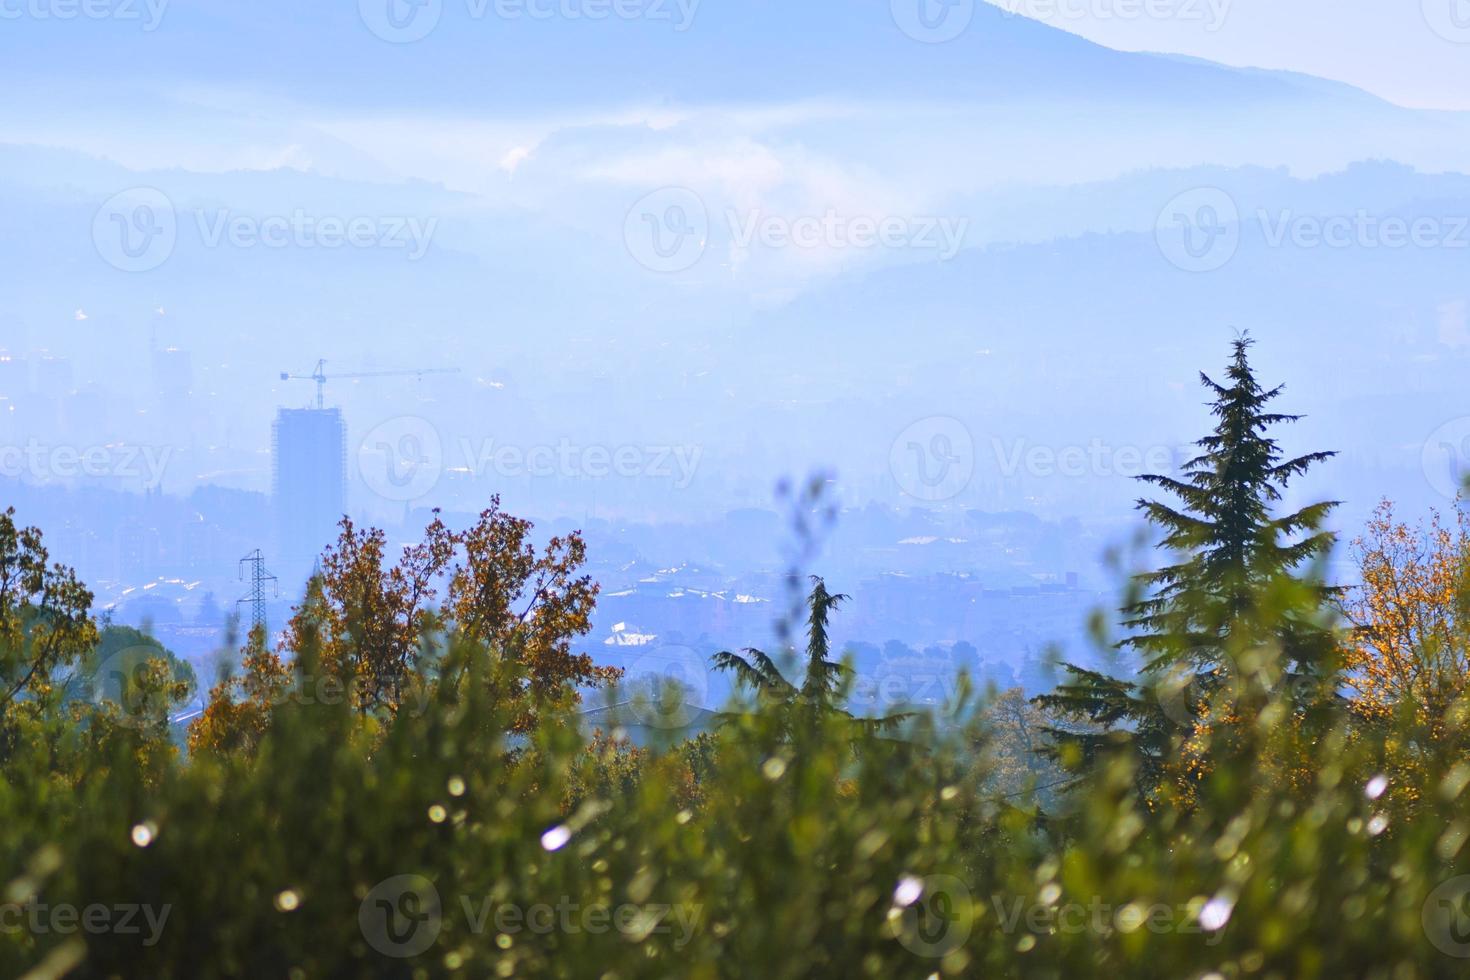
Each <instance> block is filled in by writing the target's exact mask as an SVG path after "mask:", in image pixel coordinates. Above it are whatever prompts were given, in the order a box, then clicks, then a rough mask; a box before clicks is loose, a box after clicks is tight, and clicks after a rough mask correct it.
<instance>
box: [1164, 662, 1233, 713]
mask: <svg viewBox="0 0 1470 980" xmlns="http://www.w3.org/2000/svg"><path fill="white" fill-rule="evenodd" d="M1241 690H1242V689H1241V684H1240V671H1239V670H1238V669H1237V668H1236V667H1235V664H1234V663H1226V664H1224V665H1222V666H1219V667H1218V668H1217V669H1216V670H1215V671H1214V673H1213V674H1209V675H1204V676H1202V675H1201V674H1200V673H1199V671H1198V669H1197V668H1196V667H1195V665H1194V664H1191V663H1177V664H1174V665H1172V666H1170V667H1168V668H1166V669H1165V670H1164V672H1163V675H1162V676H1161V677H1160V678H1159V679H1158V681H1156V682H1155V684H1154V686H1153V693H1154V697H1155V698H1156V699H1157V700H1158V703H1159V710H1161V711H1162V712H1163V713H1164V717H1166V718H1168V719H1169V720H1170V721H1172V722H1173V723H1174V724H1176V725H1178V726H1179V727H1180V728H1186V729H1193V728H1194V726H1195V723H1196V722H1197V721H1198V720H1199V718H1200V712H1201V711H1202V710H1203V709H1205V708H1207V707H1208V706H1209V705H1210V704H1212V703H1213V702H1216V701H1219V700H1222V699H1223V700H1224V701H1226V702H1233V701H1234V700H1235V699H1236V698H1237V697H1239V696H1240V694H1241Z"/></svg>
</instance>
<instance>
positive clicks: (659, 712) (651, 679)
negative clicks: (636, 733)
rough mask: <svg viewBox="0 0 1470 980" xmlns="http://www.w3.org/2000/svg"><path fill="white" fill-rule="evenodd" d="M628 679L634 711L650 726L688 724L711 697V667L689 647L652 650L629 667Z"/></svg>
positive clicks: (664, 728) (670, 728) (631, 708)
mask: <svg viewBox="0 0 1470 980" xmlns="http://www.w3.org/2000/svg"><path fill="white" fill-rule="evenodd" d="M624 683H625V685H626V687H627V689H628V692H629V694H630V695H631V700H632V704H631V706H630V709H629V710H630V712H631V714H632V715H633V717H635V718H636V719H638V721H639V722H640V723H642V724H644V725H647V726H648V727H649V728H659V729H663V730H665V731H671V730H674V729H679V728H687V727H689V725H690V724H691V723H692V722H693V721H694V720H695V716H696V715H697V714H698V713H699V711H700V710H701V709H702V708H704V707H706V706H707V705H706V702H707V701H708V700H709V669H708V667H707V666H706V664H705V661H704V658H703V657H701V656H700V655H699V654H697V653H695V652H694V651H693V650H691V649H690V648H689V647H686V646H680V645H677V644H671V645H668V646H662V647H659V648H658V649H657V650H650V651H649V652H648V653H645V654H643V655H642V656H641V657H639V658H638V659H637V660H635V661H633V663H632V665H631V666H629V667H628V670H627V674H626V675H625V678H624Z"/></svg>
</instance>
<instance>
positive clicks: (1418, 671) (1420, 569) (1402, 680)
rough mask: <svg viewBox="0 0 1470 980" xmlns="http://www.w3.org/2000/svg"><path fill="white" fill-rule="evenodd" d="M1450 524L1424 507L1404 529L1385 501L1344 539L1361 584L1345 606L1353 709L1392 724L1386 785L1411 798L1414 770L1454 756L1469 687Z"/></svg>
mask: <svg viewBox="0 0 1470 980" xmlns="http://www.w3.org/2000/svg"><path fill="white" fill-rule="evenodd" d="M1454 521H1455V523H1454V526H1453V527H1450V526H1446V524H1445V523H1444V520H1443V519H1442V518H1441V516H1440V515H1439V514H1438V513H1437V512H1434V511H1431V512H1430V516H1429V519H1428V521H1427V522H1421V523H1420V524H1418V525H1417V526H1414V527H1410V526H1409V525H1408V524H1405V523H1403V522H1401V521H1398V520H1397V519H1395V517H1394V512H1393V506H1392V504H1390V503H1389V502H1388V501H1386V500H1385V501H1384V502H1383V503H1381V504H1380V505H1379V506H1378V508H1377V510H1375V511H1374V514H1373V518H1372V520H1370V521H1369V523H1368V526H1367V528H1366V530H1365V531H1364V533H1363V535H1362V536H1361V537H1359V538H1358V539H1357V540H1356V541H1354V543H1353V556H1354V558H1355V559H1356V561H1357V565H1358V569H1359V573H1360V575H1361V579H1362V584H1361V585H1360V586H1359V587H1358V588H1357V589H1355V590H1353V592H1352V594H1351V596H1350V597H1349V601H1348V602H1347V603H1346V612H1347V615H1348V618H1349V620H1350V621H1351V623H1352V625H1353V642H1352V643H1351V644H1349V649H1348V650H1347V652H1346V654H1345V657H1344V666H1345V668H1346V674H1345V678H1344V680H1345V683H1346V685H1347V686H1348V688H1349V689H1350V690H1351V692H1352V695H1351V698H1350V703H1351V706H1352V709H1353V712H1354V715H1355V716H1356V717H1357V718H1358V719H1359V720H1360V721H1361V723H1363V724H1364V725H1366V726H1368V727H1370V728H1376V729H1383V730H1385V731H1387V730H1392V731H1393V732H1394V736H1393V738H1392V739H1389V740H1388V741H1387V743H1386V749H1385V752H1386V754H1387V756H1388V758H1386V759H1385V764H1386V765H1387V766H1389V767H1390V768H1391V769H1394V770H1397V775H1398V776H1399V778H1397V779H1395V778H1392V776H1393V774H1392V773H1391V774H1390V776H1391V778H1390V785H1391V786H1393V787H1395V788H1396V789H1398V790H1399V791H1400V792H1403V793H1406V794H1408V795H1410V796H1413V795H1414V794H1415V790H1414V786H1415V783H1416V782H1417V780H1416V779H1415V778H1414V775H1415V773H1416V772H1419V771H1421V770H1422V769H1423V768H1424V766H1425V764H1426V763H1428V762H1430V761H1431V760H1442V759H1447V758H1449V757H1450V755H1452V754H1455V753H1460V752H1463V750H1464V743H1463V740H1462V738H1460V737H1459V733H1460V732H1462V731H1463V730H1464V722H1465V720H1466V719H1465V718H1463V717H1461V715H1462V714H1463V713H1464V711H1465V709H1466V704H1465V701H1464V699H1465V697H1466V695H1467V693H1470V633H1467V631H1470V518H1467V516H1466V515H1465V513H1464V512H1463V511H1461V510H1459V509H1457V510H1456V513H1455V518H1454Z"/></svg>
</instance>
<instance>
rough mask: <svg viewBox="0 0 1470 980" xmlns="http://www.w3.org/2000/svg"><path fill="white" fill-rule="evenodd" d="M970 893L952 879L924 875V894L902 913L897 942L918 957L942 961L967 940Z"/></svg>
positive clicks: (959, 882) (962, 883)
mask: <svg viewBox="0 0 1470 980" xmlns="http://www.w3.org/2000/svg"><path fill="white" fill-rule="evenodd" d="M971 920H972V917H971V912H970V889H969V888H967V887H966V886H965V883H964V882H963V881H960V880H959V879H958V878H956V877H954V876H953V875H927V876H926V877H925V878H924V879H923V891H922V892H921V893H920V895H919V897H918V898H917V899H916V900H915V901H914V902H912V903H911V904H909V905H908V906H906V907H905V908H904V910H903V916H902V921H901V922H900V924H899V934H898V941H899V942H900V943H902V944H903V947H904V949H907V950H908V951H909V952H910V953H914V954H915V955H918V956H924V957H932V958H934V959H942V958H943V957H945V956H948V955H949V954H950V953H952V952H954V951H955V950H957V949H959V948H960V947H961V946H963V945H964V944H965V940H967V939H969V938H970V929H971V928H972V921H971Z"/></svg>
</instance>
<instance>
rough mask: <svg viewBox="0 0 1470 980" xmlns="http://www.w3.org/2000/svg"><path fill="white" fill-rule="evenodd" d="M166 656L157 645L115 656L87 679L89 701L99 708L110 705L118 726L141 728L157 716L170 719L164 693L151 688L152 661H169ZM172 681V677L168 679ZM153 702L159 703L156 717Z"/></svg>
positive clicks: (120, 651) (117, 653)
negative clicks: (149, 678) (150, 664)
mask: <svg viewBox="0 0 1470 980" xmlns="http://www.w3.org/2000/svg"><path fill="white" fill-rule="evenodd" d="M167 659H168V656H167V654H166V653H165V652H164V651H163V650H162V649H160V648H159V647H155V646H148V645H146V644H139V645H138V646H130V647H125V648H123V649H121V650H118V651H117V652H116V653H113V654H112V655H111V656H109V657H108V658H107V659H106V660H104V661H102V663H100V664H98V665H97V669H96V670H94V671H92V673H91V675H90V676H89V677H88V678H87V683H88V684H89V685H90V690H89V691H88V699H89V700H90V701H91V702H92V703H93V704H95V705H97V706H98V707H102V706H103V705H107V704H111V705H114V706H115V707H116V708H117V709H118V711H117V715H116V717H117V721H118V723H119V724H123V725H129V726H132V727H135V728H142V727H145V726H146V725H148V724H149V723H150V722H151V721H152V720H153V719H154V718H155V717H158V716H163V717H167V714H168V709H169V707H170V704H169V702H168V700H167V696H166V694H165V693H164V692H161V691H158V692H151V691H150V690H149V685H148V672H149V662H150V661H152V660H159V661H167ZM168 681H169V683H172V682H173V675H172V673H170V675H169V677H168ZM150 701H155V702H156V703H157V704H156V706H157V709H158V712H157V715H155V714H152V713H150V712H149V710H148V709H149V707H150Z"/></svg>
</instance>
